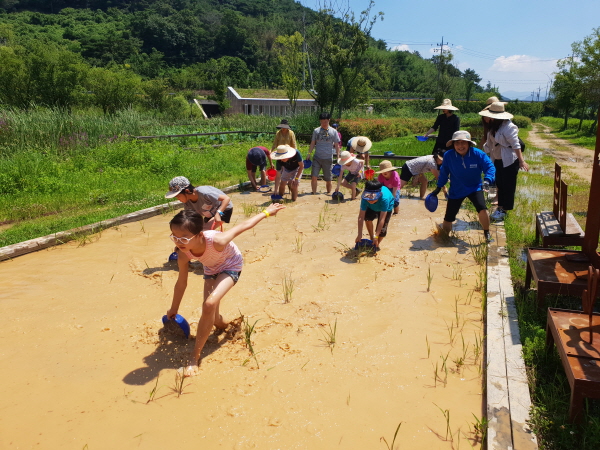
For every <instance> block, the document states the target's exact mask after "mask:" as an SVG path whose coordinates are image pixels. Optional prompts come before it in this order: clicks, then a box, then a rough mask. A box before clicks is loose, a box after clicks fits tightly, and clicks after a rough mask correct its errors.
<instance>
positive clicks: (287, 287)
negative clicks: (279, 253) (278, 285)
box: [282, 272, 295, 303]
mask: <svg viewBox="0 0 600 450" xmlns="http://www.w3.org/2000/svg"><path fill="white" fill-rule="evenodd" d="M294 283H295V281H294V279H293V278H292V272H289V273H284V275H283V281H282V287H283V303H290V302H291V301H292V296H293V294H294V289H295V287H294Z"/></svg>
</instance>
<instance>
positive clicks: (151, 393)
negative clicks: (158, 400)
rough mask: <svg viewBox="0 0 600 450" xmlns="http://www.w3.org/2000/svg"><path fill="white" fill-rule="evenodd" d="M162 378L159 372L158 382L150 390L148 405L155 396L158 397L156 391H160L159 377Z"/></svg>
mask: <svg viewBox="0 0 600 450" xmlns="http://www.w3.org/2000/svg"><path fill="white" fill-rule="evenodd" d="M159 378H160V374H158V375H157V376H156V384H155V385H154V387H153V388H152V390H151V391H150V394H149V395H148V400H147V401H146V405H147V404H148V403H150V402H151V401H153V400H154V398H155V397H156V393H157V392H158V389H159V387H158V379H159Z"/></svg>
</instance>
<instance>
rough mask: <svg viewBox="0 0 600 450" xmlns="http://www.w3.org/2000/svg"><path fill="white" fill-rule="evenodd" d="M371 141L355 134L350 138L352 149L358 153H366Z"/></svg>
mask: <svg viewBox="0 0 600 450" xmlns="http://www.w3.org/2000/svg"><path fill="white" fill-rule="evenodd" d="M372 145H373V143H372V142H371V139H369V138H368V137H366V136H356V137H353V138H352V150H354V151H356V152H358V153H366V152H368V151H369V149H370V148H371V146H372Z"/></svg>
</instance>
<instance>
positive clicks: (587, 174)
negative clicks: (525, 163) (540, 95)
mask: <svg viewBox="0 0 600 450" xmlns="http://www.w3.org/2000/svg"><path fill="white" fill-rule="evenodd" d="M528 140H529V142H531V144H532V145H534V146H535V147H537V148H539V149H542V150H543V152H544V154H545V155H549V156H552V157H553V158H554V159H555V160H556V162H558V163H559V164H560V165H561V167H562V168H563V170H565V169H568V170H569V171H570V172H571V173H572V175H575V176H578V177H581V178H582V179H584V180H585V181H587V182H589V181H590V180H591V179H592V159H593V157H594V151H593V150H590V149H587V148H585V147H582V146H580V145H576V144H572V143H571V142H569V141H567V140H565V139H560V138H557V137H556V136H555V135H553V134H552V133H550V127H547V126H546V125H543V124H541V123H534V124H533V130H532V131H530V132H529V138H528ZM525 152H526V153H527V152H528V150H525ZM525 158H526V159H527V158H528V155H525Z"/></svg>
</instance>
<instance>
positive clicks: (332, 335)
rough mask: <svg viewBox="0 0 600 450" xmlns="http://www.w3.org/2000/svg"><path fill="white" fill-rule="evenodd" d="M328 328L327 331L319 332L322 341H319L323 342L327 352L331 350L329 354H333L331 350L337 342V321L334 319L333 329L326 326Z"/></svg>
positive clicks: (329, 325)
mask: <svg viewBox="0 0 600 450" xmlns="http://www.w3.org/2000/svg"><path fill="white" fill-rule="evenodd" d="M328 327H329V329H328V330H327V329H323V330H321V332H322V333H323V339H321V341H323V342H324V343H325V344H326V345H327V346H328V347H329V350H331V354H333V349H334V347H335V344H336V342H337V340H336V339H337V337H336V335H337V319H335V323H334V325H333V327H332V326H331V324H328Z"/></svg>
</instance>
